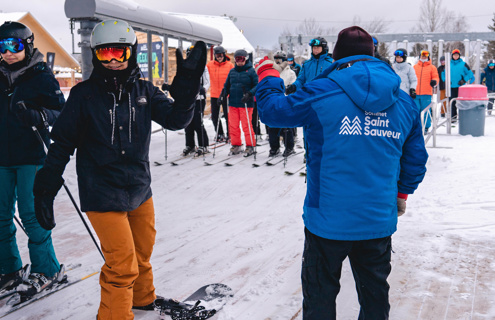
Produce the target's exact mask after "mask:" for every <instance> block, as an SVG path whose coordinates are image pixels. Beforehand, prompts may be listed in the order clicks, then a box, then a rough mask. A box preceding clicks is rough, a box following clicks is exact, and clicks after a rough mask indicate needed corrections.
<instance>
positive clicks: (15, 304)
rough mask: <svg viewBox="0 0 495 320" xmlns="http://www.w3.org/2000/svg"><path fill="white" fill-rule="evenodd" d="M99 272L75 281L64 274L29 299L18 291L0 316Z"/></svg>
mask: <svg viewBox="0 0 495 320" xmlns="http://www.w3.org/2000/svg"><path fill="white" fill-rule="evenodd" d="M98 273H100V272H99V271H97V272H93V273H91V274H88V275H87V276H84V277H82V278H78V279H76V280H73V281H71V280H69V279H68V278H67V275H64V278H63V279H62V281H60V282H58V283H56V284H54V285H53V286H52V287H51V288H50V289H46V290H43V291H41V292H40V293H38V294H36V295H34V296H32V297H30V298H29V299H27V300H26V299H24V298H22V297H21V295H20V294H19V293H17V292H16V293H17V294H14V295H12V296H11V297H10V299H9V300H8V301H7V304H6V305H5V306H4V307H2V309H4V308H7V310H6V311H5V312H4V313H3V314H0V318H3V317H5V316H7V315H8V314H11V313H13V312H15V311H17V310H19V309H22V308H24V307H25V306H27V305H30V304H31V303H33V302H36V301H38V300H41V299H44V298H46V297H48V296H51V295H52V294H54V293H56V292H58V291H60V290H63V289H65V288H67V287H70V286H72V285H73V284H76V283H79V282H81V281H83V280H86V279H88V278H91V277H92V276H94V275H96V274H98ZM23 300H24V301H23ZM8 306H10V308H8ZM2 311H3V310H2Z"/></svg>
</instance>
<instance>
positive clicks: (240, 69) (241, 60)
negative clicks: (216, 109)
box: [221, 49, 258, 157]
mask: <svg viewBox="0 0 495 320" xmlns="http://www.w3.org/2000/svg"><path fill="white" fill-rule="evenodd" d="M234 60H235V67H234V68H233V69H231V70H230V71H229V75H228V76H227V80H225V85H224V87H223V89H222V93H221V97H222V99H226V98H227V96H228V97H229V99H228V106H229V134H230V143H231V145H232V146H231V148H230V154H232V155H236V154H240V153H242V152H243V149H242V137H241V128H240V125H242V131H243V132H244V143H245V144H246V149H245V150H244V156H245V157H249V156H251V155H253V154H254V152H255V151H254V147H255V146H256V135H255V129H254V126H253V111H254V108H255V103H254V93H255V92H256V85H257V84H258V76H257V75H256V72H255V71H254V68H253V65H252V63H251V61H250V60H249V56H248V53H247V51H246V50H243V49H240V50H237V51H236V52H235V53H234ZM255 122H257V119H255Z"/></svg>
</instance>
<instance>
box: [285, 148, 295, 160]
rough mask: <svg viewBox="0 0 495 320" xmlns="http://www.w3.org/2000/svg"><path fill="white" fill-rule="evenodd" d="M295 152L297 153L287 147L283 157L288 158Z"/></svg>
mask: <svg viewBox="0 0 495 320" xmlns="http://www.w3.org/2000/svg"><path fill="white" fill-rule="evenodd" d="M294 153H296V152H295V151H294V149H285V150H284V153H282V157H284V158H287V157H288V156H291V155H293V154H294Z"/></svg>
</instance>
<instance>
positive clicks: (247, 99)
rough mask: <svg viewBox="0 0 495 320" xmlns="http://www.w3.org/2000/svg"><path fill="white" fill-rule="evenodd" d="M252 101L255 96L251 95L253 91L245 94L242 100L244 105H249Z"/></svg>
mask: <svg viewBox="0 0 495 320" xmlns="http://www.w3.org/2000/svg"><path fill="white" fill-rule="evenodd" d="M251 100H253V94H252V93H251V91H247V92H245V93H244V95H243V96H242V98H241V102H242V103H248V102H249V101H251Z"/></svg>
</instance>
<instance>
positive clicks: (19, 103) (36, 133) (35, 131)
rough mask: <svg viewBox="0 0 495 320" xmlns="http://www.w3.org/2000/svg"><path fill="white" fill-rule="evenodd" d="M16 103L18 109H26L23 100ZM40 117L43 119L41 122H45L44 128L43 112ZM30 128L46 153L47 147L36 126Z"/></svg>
mask: <svg viewBox="0 0 495 320" xmlns="http://www.w3.org/2000/svg"><path fill="white" fill-rule="evenodd" d="M16 104H17V106H18V107H19V109H20V110H22V111H26V110H27V107H26V104H25V103H24V101H22V100H21V101H19V102H17V103H16ZM40 114H41V112H40ZM41 117H42V119H43V123H44V124H45V128H46V125H47V122H46V119H45V117H44V116H43V114H41ZM31 129H33V131H34V134H35V135H36V137H37V138H38V140H39V141H40V142H41V144H42V145H43V150H45V154H48V147H47V146H46V143H45V141H44V140H43V138H42V137H41V134H40V132H39V131H38V128H36V126H31Z"/></svg>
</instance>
